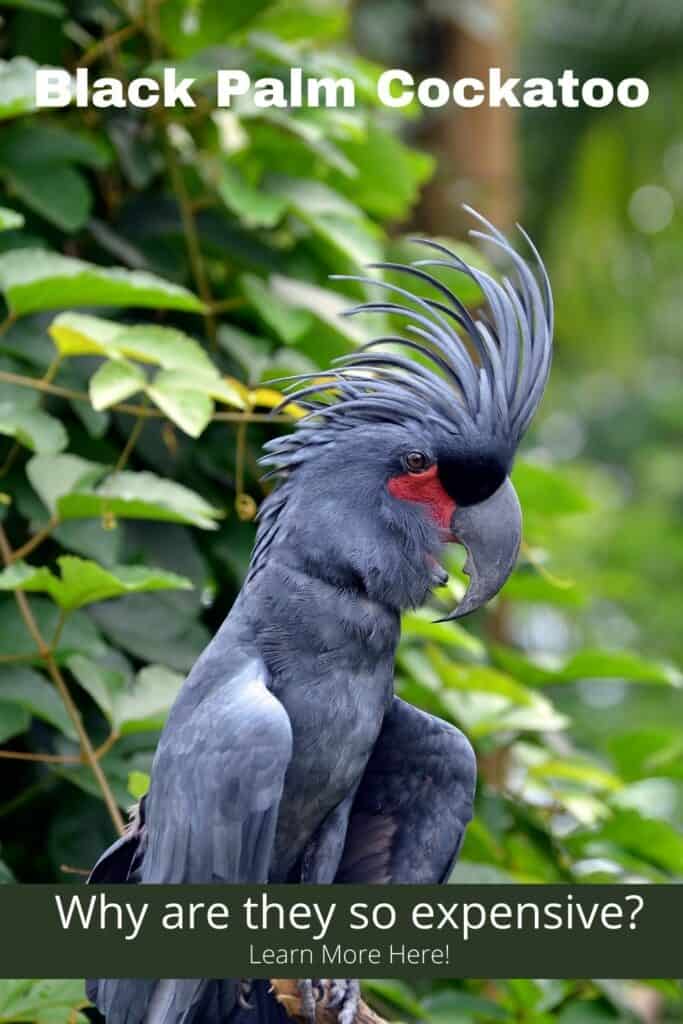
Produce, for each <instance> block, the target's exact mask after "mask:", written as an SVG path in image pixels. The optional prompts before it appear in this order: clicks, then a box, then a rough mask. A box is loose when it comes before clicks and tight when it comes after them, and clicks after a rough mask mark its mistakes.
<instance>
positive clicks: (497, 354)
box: [255, 211, 552, 618]
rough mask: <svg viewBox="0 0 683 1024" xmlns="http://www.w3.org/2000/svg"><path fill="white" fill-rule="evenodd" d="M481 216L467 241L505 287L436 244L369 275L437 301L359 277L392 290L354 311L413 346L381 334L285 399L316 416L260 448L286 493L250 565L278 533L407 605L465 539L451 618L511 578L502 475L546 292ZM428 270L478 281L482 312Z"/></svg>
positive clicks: (374, 594) (526, 394) (518, 422)
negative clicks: (488, 254) (503, 264)
mask: <svg viewBox="0 0 683 1024" xmlns="http://www.w3.org/2000/svg"><path fill="white" fill-rule="evenodd" d="M471 212H473V211H471ZM474 216H476V217H478V219H479V220H480V221H481V222H482V223H483V224H484V226H485V228H486V232H478V231H477V232H473V234H475V235H477V236H479V237H481V238H484V239H486V240H487V241H489V242H490V243H493V244H494V245H496V246H497V247H498V248H499V249H501V250H502V252H503V253H504V255H505V256H506V257H507V259H508V261H509V262H510V264H511V267H512V271H511V275H510V276H509V277H504V278H503V280H502V283H499V282H497V281H496V280H494V279H493V278H492V277H490V276H489V275H487V274H486V273H484V272H483V271H481V270H477V269H475V268H474V267H472V266H470V265H469V264H467V263H465V262H464V261H463V260H462V259H461V258H460V257H458V256H457V255H456V254H455V253H453V252H451V251H450V250H449V249H447V248H446V247H444V246H442V245H441V244H439V243H436V242H424V243H423V244H424V245H425V246H426V247H428V248H429V249H430V256H429V258H426V259H422V260H419V261H417V262H415V263H414V264H412V265H410V266H403V265H397V264H386V263H384V264H378V265H376V266H377V267H378V268H379V269H390V270H393V271H399V272H401V273H402V274H404V275H405V276H406V278H407V279H409V278H410V277H412V278H413V279H415V278H418V279H420V280H421V281H422V282H424V283H427V284H429V285H431V286H432V287H433V289H434V297H433V298H423V297H418V296H416V295H414V294H412V293H411V292H410V291H409V290H408V289H407V288H403V287H401V286H399V285H395V284H389V283H387V282H384V281H381V280H375V279H371V278H368V279H365V278H360V279H358V278H356V279H355V280H361V281H363V282H364V283H365V284H368V285H371V286H373V287H378V288H381V289H382V290H383V293H384V295H383V298H382V300H381V301H377V302H370V303H365V304H363V305H361V306H357V307H355V308H353V309H350V310H348V315H355V314H357V313H367V312H375V311H376V312H382V313H388V314H391V315H393V316H396V317H399V318H401V320H402V321H403V323H404V324H405V331H406V333H405V336H391V337H383V338H379V339H377V340H375V341H372V342H370V343H369V344H367V345H365V346H364V347H363V348H361V349H360V350H358V351H356V352H355V353H354V354H353V355H351V356H347V357H344V358H343V359H342V360H339V361H338V362H337V364H336V366H335V368H334V369H333V370H331V371H330V372H329V373H326V374H324V375H321V374H316V375H314V376H309V377H307V378H305V379H304V378H301V377H299V378H297V379H296V380H295V381H294V382H293V383H292V384H290V385H289V387H288V392H289V395H288V398H287V401H296V402H297V404H298V405H300V406H302V405H303V406H304V408H305V409H306V410H307V414H306V416H304V417H303V418H302V419H301V420H299V421H298V424H297V428H296V430H295V431H294V432H293V433H292V434H290V435H287V436H285V437H281V438H277V439H276V440H274V441H272V442H270V443H269V444H268V445H267V448H266V452H267V453H266V455H265V457H264V459H263V462H264V463H265V464H266V465H267V466H268V467H269V468H270V470H271V474H273V475H276V476H278V477H280V478H281V479H282V480H283V482H282V484H281V486H280V487H279V488H278V489H277V490H276V491H275V492H274V494H273V495H272V496H271V497H270V498H269V499H268V500H267V501H266V503H264V512H263V516H262V524H261V530H260V533H259V539H258V541H257V546H256V550H255V560H256V561H258V559H259V557H260V555H261V556H262V554H263V551H264V549H266V548H272V546H273V537H274V534H275V533H277V535H278V540H279V542H280V543H281V544H285V545H290V546H292V545H293V546H294V547H295V548H296V550H297V551H298V552H299V554H300V555H301V556H302V557H303V559H304V562H305V565H306V568H307V570H308V571H311V572H314V573H316V574H317V575H320V576H323V577H324V578H327V579H329V580H330V582H333V583H335V584H337V585H340V586H357V587H358V589H359V590H360V591H361V592H363V593H364V594H366V595H368V596H369V597H371V598H373V599H375V600H380V601H383V602H384V603H386V604H389V605H391V606H393V607H396V608H403V607H409V606H414V605H417V604H419V603H421V602H422V601H423V600H424V599H425V597H426V596H427V594H428V592H429V591H430V590H431V589H432V587H434V586H435V585H437V584H438V583H443V582H445V579H446V574H445V573H444V571H443V569H441V567H440V566H439V564H438V560H437V559H438V554H439V550H440V548H441V545H443V544H444V543H447V542H449V541H452V542H457V543H460V544H462V545H463V546H464V547H465V548H466V550H467V561H466V564H465V572H466V573H467V574H468V575H469V577H470V581H469V586H468V589H467V593H466V594H465V597H464V598H463V600H462V601H461V602H460V604H459V605H458V607H457V608H456V609H455V611H454V612H453V613H452V615H451V616H449V618H456V617H460V616H462V615H465V614H467V613H468V612H471V611H474V610H475V609H476V608H479V607H481V605H483V604H484V603H485V602H486V601H488V600H489V599H490V598H491V597H493V596H494V595H495V594H496V593H497V592H498V591H499V590H500V588H501V587H502V586H503V584H504V583H505V581H506V580H507V578H508V576H509V575H510V573H511V572H512V569H513V568H514V565H515V561H516V558H517V554H518V551H519V545H520V541H521V535H522V517H521V510H520V506H519V501H518V499H517V495H516V493H515V490H514V488H513V486H512V484H511V482H510V479H509V472H510V469H511V466H512V462H513V458H514V455H515V452H516V449H517V446H518V444H519V441H520V439H521V437H522V435H523V434H524V432H525V431H526V429H527V427H528V426H529V423H530V421H531V419H532V417H533V415H534V413H535V411H536V409H537V407H538V405H539V402H540V400H541V397H542V395H543V390H544V388H545V384H546V381H547V378H548V373H549V370H550V361H551V354H552V296H551V291H550V285H549V282H548V278H547V274H546V272H545V268H544V266H543V263H542V262H541V259H540V257H539V256H538V253H537V251H536V249H535V248H534V247H533V244H532V243H531V242H530V241H529V239H528V238H527V242H528V244H529V245H530V248H531V253H532V256H533V259H534V262H535V264H536V271H537V273H534V272H533V271H532V270H531V269H530V267H529V266H528V265H527V263H526V262H525V261H524V260H523V259H522V257H521V256H519V255H518V254H517V253H516V252H515V250H513V249H512V248H511V246H510V245H509V243H508V241H507V240H506V239H505V238H504V236H503V235H501V234H500V233H499V232H498V231H497V230H496V229H495V228H493V227H492V226H491V225H490V224H489V223H488V222H486V221H483V219H482V218H481V217H479V216H478V215H477V214H474ZM525 238H526V236H525ZM433 266H438V267H443V268H447V269H451V270H457V271H460V272H462V273H465V274H467V275H468V276H469V277H470V278H472V279H473V280H474V281H476V283H477V284H478V285H479V287H480V288H481V291H482V292H483V295H484V298H485V300H486V304H487V306H488V311H487V312H488V315H487V316H481V317H476V318H475V317H473V316H472V315H471V314H470V313H469V312H468V310H467V309H466V308H465V306H464V305H463V304H462V303H461V302H460V300H459V299H458V298H457V296H456V295H455V294H454V293H453V292H452V291H451V290H450V289H449V288H448V287H447V286H446V285H445V284H444V283H443V282H442V281H441V280H437V279H436V278H435V277H433V276H432V274H431V273H430V272H429V271H428V270H427V269H425V268H427V267H430V268H431V267H433ZM414 355H416V356H417V358H412V357H413V356H414ZM276 526H277V529H276Z"/></svg>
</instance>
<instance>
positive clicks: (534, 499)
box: [512, 461, 592, 519]
mask: <svg viewBox="0 0 683 1024" xmlns="http://www.w3.org/2000/svg"><path fill="white" fill-rule="evenodd" d="M512 482H513V483H514V485H515V489H516V490H517V494H518V496H519V500H520V502H521V505H522V508H523V509H524V513H525V515H526V514H530V513H535V514H536V515H538V516H540V517H543V518H545V519H553V518H556V517H559V516H571V515H578V514H580V513H585V512H590V510H591V508H592V506H591V503H590V501H589V500H588V498H587V497H586V496H585V494H583V492H582V491H580V490H579V488H578V487H576V486H575V485H574V484H573V483H572V482H571V480H569V479H568V478H567V475H566V473H563V472H561V471H560V470H556V469H548V468H547V467H545V466H539V465H537V464H535V463H532V462H523V461H520V462H517V463H516V465H515V468H514V470H513V471H512Z"/></svg>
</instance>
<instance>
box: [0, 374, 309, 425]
mask: <svg viewBox="0 0 683 1024" xmlns="http://www.w3.org/2000/svg"><path fill="white" fill-rule="evenodd" d="M0 381H5V382H6V383H8V384H16V385H18V386H19V387H22V388H35V390H36V391H44V392H45V393H46V394H48V395H56V396H57V397H58V398H69V399H71V400H72V401H74V402H87V403H88V405H90V404H91V402H90V395H88V393H87V392H86V391H74V390H73V388H65V387H62V386H61V384H52V383H50V381H47V380H44V379H43V378H41V377H25V376H23V375H22V374H20V373H10V371H9V370H0ZM108 412H120V413H124V414H125V415H127V416H144V417H145V419H158V420H163V419H167V418H168V417H167V416H166V415H165V414H164V413H163V412H161V411H160V410H159V409H153V408H151V407H150V406H146V405H130V404H128V403H126V402H122V403H120V404H118V405H112V406H110V408H109V409H108ZM212 419H213V420H215V421H217V422H218V423H291V422H292V418H291V416H286V415H284V414H279V413H270V412H266V413H258V412H216V413H214V415H213V417H212Z"/></svg>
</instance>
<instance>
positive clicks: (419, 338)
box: [261, 207, 553, 476]
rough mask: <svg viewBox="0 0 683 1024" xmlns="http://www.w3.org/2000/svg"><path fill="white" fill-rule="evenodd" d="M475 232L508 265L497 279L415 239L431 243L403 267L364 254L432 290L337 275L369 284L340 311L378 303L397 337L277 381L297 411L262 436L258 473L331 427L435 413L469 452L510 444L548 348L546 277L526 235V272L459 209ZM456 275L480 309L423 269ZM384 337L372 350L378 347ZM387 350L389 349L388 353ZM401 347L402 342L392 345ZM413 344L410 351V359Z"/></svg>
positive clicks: (304, 451)
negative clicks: (287, 429)
mask: <svg viewBox="0 0 683 1024" xmlns="http://www.w3.org/2000/svg"><path fill="white" fill-rule="evenodd" d="M465 209H466V210H467V211H468V212H469V213H470V214H472V216H473V217H475V218H476V220H477V221H479V223H480V224H481V225H482V226H483V228H484V230H473V231H471V232H470V234H471V235H472V236H473V237H476V238H479V239H481V240H483V241H485V242H487V243H489V244H490V245H492V246H495V247H496V248H497V249H499V250H500V251H501V252H502V254H503V255H504V257H505V258H506V259H507V260H508V261H509V263H510V265H511V273H510V275H509V276H505V277H503V279H502V282H498V281H496V280H495V279H494V278H493V277H491V276H490V275H489V274H487V273H485V272H484V271H483V270H478V269H477V268H475V267H473V266H472V265H470V264H468V263H467V262H466V261H465V260H464V259H462V258H461V257H460V256H458V255H457V254H456V253H454V252H453V251H451V250H450V249H449V248H447V246H445V245H442V244H441V243H440V242H436V241H428V240H424V239H416V240H415V241H417V242H419V244H421V245H424V246H425V247H426V248H427V249H429V250H431V251H430V255H429V256H428V257H427V258H425V259H420V260H416V261H414V262H413V263H412V264H410V265H404V264H397V263H386V262H384V263H374V264H371V265H370V269H378V270H391V271H396V272H399V273H401V274H404V275H405V276H406V278H409V277H412V278H416V279H418V280H420V281H421V282H423V283H426V284H428V285H430V286H431V287H432V288H433V289H434V297H433V298H423V297H421V296H418V295H415V294H414V293H412V292H411V291H410V290H409V289H408V288H404V287H401V286H400V285H398V284H393V283H390V282H387V281H382V280H379V279H376V278H370V277H356V276H343V277H342V276H340V278H339V279H342V280H351V281H357V282H360V283H362V284H365V285H369V286H372V287H374V288H379V289H381V290H382V291H383V292H384V293H385V296H384V297H383V298H382V300H381V301H376V302H365V303H362V304H361V305H357V306H354V307H353V308H351V309H349V310H347V311H346V313H345V315H347V316H356V315H357V314H359V313H373V312H379V313H389V314H392V315H393V316H396V317H399V318H401V320H403V322H404V324H405V332H406V335H407V336H406V337H403V336H398V335H397V336H393V335H389V336H386V337H380V338H376V339H374V340H372V341H370V342H368V343H367V344H365V345H363V346H361V347H360V348H359V349H357V350H356V351H355V352H354V353H353V354H352V355H348V356H343V357H342V358H341V359H337V360H335V363H334V366H333V368H332V369H331V370H329V371H319V372H317V373H314V374H303V375H298V376H297V377H293V378H288V379H287V387H286V388H285V393H286V394H287V398H286V399H285V402H284V403H283V404H287V403H289V402H296V403H297V405H299V406H300V407H303V408H304V409H305V410H306V415H304V416H303V418H301V419H300V420H298V422H297V429H296V430H295V431H294V432H293V433H291V434H289V435H287V436H285V437H278V438H276V439H275V440H273V441H270V442H269V443H268V444H267V445H266V446H265V450H266V454H265V455H264V457H263V458H262V460H261V461H262V463H263V464H264V465H266V466H267V467H268V468H269V470H270V472H269V474H268V475H273V476H283V475H284V476H287V475H288V474H289V472H290V471H291V470H292V469H294V468H295V467H296V466H297V465H299V464H300V463H301V462H303V461H304V460H305V459H306V458H307V457H308V456H309V455H311V454H312V450H313V449H315V448H317V447H318V446H319V445H321V444H326V443H328V442H330V441H333V440H335V439H336V438H338V436H339V434H338V431H339V430H340V429H346V428H351V427H356V426H360V425H363V424H365V425H367V424H369V423H376V422H396V423H406V422H410V421H411V420H414V421H418V422H423V423H424V422H425V421H429V420H431V421H438V423H439V424H440V425H441V426H442V427H445V429H446V430H447V431H448V432H449V433H451V434H454V435H457V436H461V437H462V438H463V440H464V441H466V442H469V443H473V444H474V445H476V447H477V448H478V449H479V450H481V449H485V448H486V447H487V445H491V446H495V447H496V448H499V447H501V446H502V447H503V448H505V449H507V450H509V452H510V454H513V453H514V450H515V448H516V447H517V445H518V444H519V441H520V439H521V437H522V435H523V434H524V433H525V431H526V430H527V428H528V426H529V424H530V422H531V420H532V418H533V416H534V413H535V412H536V409H537V408H538V406H539V403H540V401H541V398H542V396H543V391H544V389H545V385H546V382H547V380H548V374H549V371H550V363H551V357H552V334H553V301H552V292H551V289H550V282H549V280H548V275H547V272H546V269H545V266H544V264H543V261H542V260H541V257H540V255H539V253H538V251H537V249H536V247H535V246H534V244H533V242H532V241H531V239H530V238H529V236H528V235H527V234H526V232H525V231H524V230H523V228H521V227H519V231H520V233H521V234H522V236H523V238H524V239H525V241H526V243H527V244H528V246H529V248H530V251H531V256H532V258H533V263H534V264H535V272H534V270H532V268H531V267H530V266H529V264H528V263H527V262H526V260H525V259H523V258H522V256H520V255H519V253H518V252H517V251H516V250H515V249H514V248H513V247H512V246H511V244H510V242H509V241H508V240H507V239H506V238H505V236H504V235H503V234H502V233H501V232H500V231H498V229H497V228H495V227H494V226H493V225H492V224H490V223H489V222H488V221H487V220H486V219H485V218H484V217H482V216H481V215H480V214H478V213H477V212H476V211H474V210H472V209H471V208H469V207H465ZM433 267H443V268H446V269H449V270H457V271H460V272H462V273H463V274H466V275H467V276H468V277H469V278H471V279H472V280H473V281H474V282H475V283H476V284H477V285H478V286H479V288H480V289H481V291H482V293H483V296H484V299H485V301H486V306H487V310H486V313H485V314H474V315H473V314H471V313H470V312H469V311H468V309H467V308H466V307H465V305H464V304H463V303H462V302H461V301H460V299H459V298H458V297H457V295H456V294H455V293H454V292H453V291H452V290H451V289H450V288H449V287H447V286H446V285H445V284H444V283H443V282H442V281H440V280H438V279H437V278H436V277H434V275H433V274H432V273H430V272H429V270H428V269H426V268H433ZM387 345H388V346H391V348H390V350H389V351H387V350H382V349H381V348H380V346H387ZM396 349H398V350H399V351H396ZM401 349H402V350H403V351H401ZM411 353H417V354H418V356H419V357H421V361H417V360H416V359H413V358H410V354H411Z"/></svg>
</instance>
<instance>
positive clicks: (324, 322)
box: [269, 274, 368, 367]
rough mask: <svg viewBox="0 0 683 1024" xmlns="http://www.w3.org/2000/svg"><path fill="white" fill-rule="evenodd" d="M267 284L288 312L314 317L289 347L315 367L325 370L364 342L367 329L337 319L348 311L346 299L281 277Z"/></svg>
mask: <svg viewBox="0 0 683 1024" xmlns="http://www.w3.org/2000/svg"><path fill="white" fill-rule="evenodd" d="M269 283H270V287H271V293H272V295H273V296H275V297H276V298H277V300H278V301H280V302H281V303H283V304H286V305H288V306H290V308H291V310H292V312H295V311H296V312H298V313H300V314H303V315H306V316H309V317H310V315H311V314H313V315H314V317H315V321H314V322H313V323H312V324H311V325H310V327H309V329H308V330H307V331H306V333H305V334H303V335H301V336H299V337H297V338H296V339H293V340H292V342H290V344H291V343H294V344H296V345H297V347H298V348H299V349H300V350H301V351H302V352H305V353H306V355H308V356H309V357H310V358H311V359H314V360H315V361H316V364H317V365H319V366H323V367H327V366H329V364H330V362H331V360H332V359H334V358H336V357H337V356H341V355H346V354H347V353H348V352H350V351H352V350H353V349H354V348H355V347H356V346H357V345H360V344H362V343H363V342H364V341H367V340H368V334H367V328H365V327H363V326H361V325H360V324H359V323H358V322H354V321H353V320H352V319H351V318H350V317H345V316H342V315H341V314H342V313H343V311H344V310H346V309H348V308H349V300H348V298H347V297H346V296H344V295H341V294H340V293H339V292H333V291H331V290H330V289H329V288H321V287H320V286H319V285H317V284H310V283H309V282H308V281H297V280H295V279H294V278H291V277H283V276H282V275H281V274H273V275H272V276H271V278H270V282H269Z"/></svg>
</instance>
